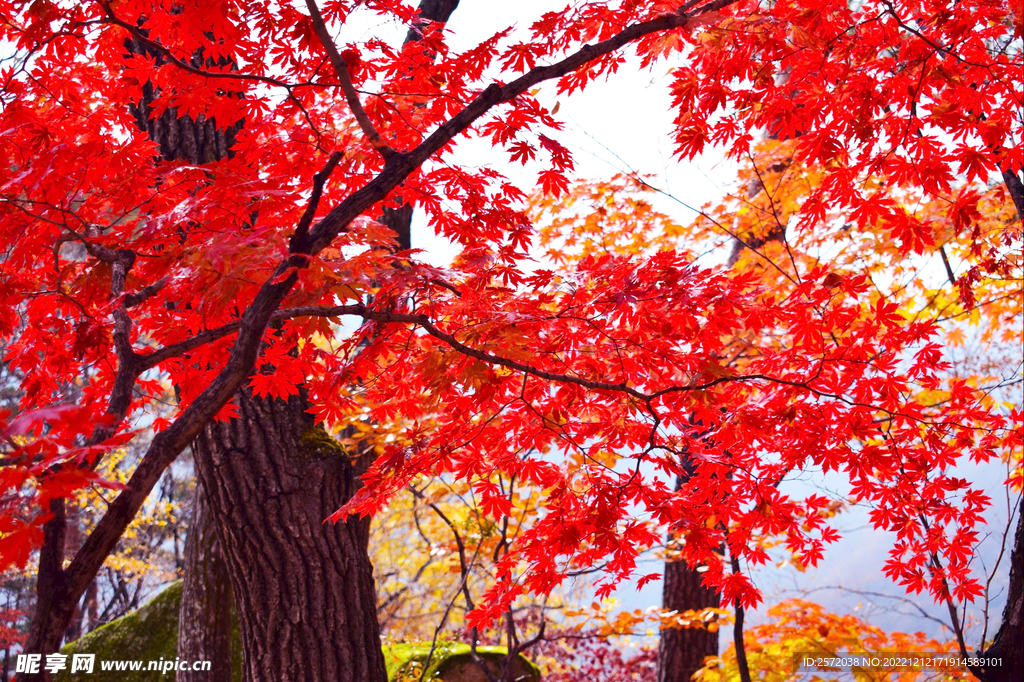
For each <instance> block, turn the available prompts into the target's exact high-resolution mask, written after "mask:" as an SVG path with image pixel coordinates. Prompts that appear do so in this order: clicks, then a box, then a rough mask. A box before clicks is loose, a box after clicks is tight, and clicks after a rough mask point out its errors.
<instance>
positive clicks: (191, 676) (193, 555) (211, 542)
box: [177, 482, 232, 682]
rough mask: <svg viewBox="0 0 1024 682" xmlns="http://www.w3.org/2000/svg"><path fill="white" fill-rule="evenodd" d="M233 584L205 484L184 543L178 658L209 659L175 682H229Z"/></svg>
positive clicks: (181, 672) (198, 490) (199, 487)
mask: <svg viewBox="0 0 1024 682" xmlns="http://www.w3.org/2000/svg"><path fill="white" fill-rule="evenodd" d="M231 609H232V601H231V582H230V576H229V575H228V568H227V564H226V563H225V561H224V556H223V553H222V551H221V546H220V541H219V540H218V539H217V533H216V529H215V528H214V524H213V519H212V518H211V516H210V510H209V505H208V503H207V501H206V493H205V491H204V490H203V486H202V485H201V484H199V483H198V482H197V484H196V494H195V504H194V506H193V508H192V523H191V524H190V525H189V531H188V539H187V540H186V544H185V579H184V581H183V582H182V588H181V606H180V608H179V610H178V658H179V659H181V660H183V661H189V662H194V661H210V663H211V668H210V670H208V671H201V672H200V671H194V670H179V671H178V672H177V682H231Z"/></svg>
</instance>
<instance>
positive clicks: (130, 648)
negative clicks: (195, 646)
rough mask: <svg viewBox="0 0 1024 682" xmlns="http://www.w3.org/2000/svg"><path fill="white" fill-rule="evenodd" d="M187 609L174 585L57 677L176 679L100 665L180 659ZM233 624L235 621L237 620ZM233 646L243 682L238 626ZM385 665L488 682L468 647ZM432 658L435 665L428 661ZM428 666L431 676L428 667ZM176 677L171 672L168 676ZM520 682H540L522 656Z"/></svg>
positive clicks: (415, 681) (463, 681)
mask: <svg viewBox="0 0 1024 682" xmlns="http://www.w3.org/2000/svg"><path fill="white" fill-rule="evenodd" d="M180 604H181V581H180V580H179V581H177V582H174V583H171V584H170V585H169V586H168V587H167V589H165V590H164V591H162V592H161V593H160V594H158V595H156V596H155V597H153V598H152V599H151V600H150V601H148V602H147V603H146V604H145V605H143V606H142V607H141V608H138V609H136V610H135V611H132V612H131V613H129V614H127V615H125V616H122V617H121V618H118V619H117V620H114V621H111V622H109V623H107V624H106V625H104V626H103V627H100V628H96V629H95V630H93V631H92V632H90V633H89V634H87V635H85V636H84V637H82V638H80V639H77V640H75V641H74V642H72V643H71V644H68V645H67V646H65V647H64V648H63V649H61V653H64V654H68V656H69V658H68V663H69V665H68V667H67V668H66V669H65V670H63V671H61V672H60V673H58V674H57V675H55V676H54V678H53V679H54V682H71V680H73V679H82V680H89V681H90V682H153V681H154V680H159V679H173V677H167V678H165V676H162V675H161V674H160V673H159V672H154V671H145V670H143V671H138V672H131V671H107V672H104V671H103V670H101V669H100V661H110V660H136V661H158V660H160V659H161V658H162V659H164V660H172V661H173V660H175V659H176V658H177V653H178V608H179V606H180ZM232 620H233V621H234V620H235V619H232ZM233 629H234V632H233V633H232V634H233V641H232V643H231V679H232V680H233V681H234V682H241V679H242V646H241V642H240V636H239V632H238V625H237V622H235V623H234V628H233ZM383 650H384V661H385V664H386V665H387V670H388V680H390V681H391V682H420V680H423V681H424V682H425V681H427V680H439V681H440V682H487V677H486V676H485V675H484V674H483V671H481V670H480V667H479V665H478V664H477V663H476V662H475V661H474V660H473V656H472V652H471V651H470V647H469V645H468V644H462V643H456V642H439V643H438V645H437V646H436V648H435V649H434V655H433V657H432V658H431V657H430V645H429V644H394V645H391V646H385V647H384V648H383ZM76 653H78V654H96V665H95V667H94V669H93V672H92V673H91V674H83V673H76V674H75V675H74V676H72V675H71V673H70V672H69V669H70V667H71V666H70V660H71V659H70V655H71V654H76ZM507 653H508V649H506V648H505V647H495V646H480V647H477V655H478V656H479V657H480V658H481V659H483V661H484V662H485V664H486V665H487V666H488V667H489V668H490V669H491V671H492V672H493V673H497V672H498V671H499V670H500V668H501V663H502V660H503V659H504V658H505V656H506V654H507ZM428 658H430V659H431V660H429V661H428ZM424 666H426V667H427V671H426V674H424V671H423V668H424ZM168 674H170V673H168ZM512 679H513V680H516V682H539V680H540V670H539V669H538V668H537V667H536V666H535V665H533V664H532V663H531V662H529V661H528V660H526V659H525V658H523V657H522V656H520V657H518V659H517V660H516V663H515V665H514V670H513V671H512Z"/></svg>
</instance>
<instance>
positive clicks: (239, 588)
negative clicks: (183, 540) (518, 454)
mask: <svg viewBox="0 0 1024 682" xmlns="http://www.w3.org/2000/svg"><path fill="white" fill-rule="evenodd" d="M238 402H239V411H240V416H239V418H238V419H232V420H231V421H229V422H217V423H211V424H209V425H208V426H207V427H206V429H205V430H204V432H203V434H202V435H201V436H200V437H199V438H198V439H197V441H196V447H195V460H196V469H197V471H198V473H199V478H200V481H201V484H202V485H203V486H205V489H206V490H207V491H209V496H208V498H207V502H208V505H209V506H208V509H209V511H210V512H211V513H212V516H213V518H214V519H215V523H216V526H217V531H218V536H219V537H220V539H221V542H222V546H223V548H224V555H225V559H226V562H227V567H228V573H229V575H230V576H231V586H232V588H233V590H234V594H235V600H236V606H237V609H238V618H239V625H240V628H241V634H242V658H243V680H245V681H246V682H264V681H266V682H291V681H294V682H319V681H321V680H322V681H324V682H328V681H329V682H384V680H385V679H386V673H385V669H384V657H383V655H382V653H381V644H380V633H379V626H378V624H377V613H376V590H375V588H374V582H373V568H372V566H371V565H370V560H369V558H368V556H367V551H366V546H367V540H368V537H369V526H370V524H369V519H351V520H349V521H347V522H345V523H338V524H332V523H324V520H325V519H326V518H327V517H328V516H329V515H330V514H331V513H333V512H334V511H335V510H336V509H337V508H338V507H339V506H340V505H341V504H343V503H344V502H345V501H346V500H348V499H349V498H350V497H351V496H352V494H353V493H354V492H355V491H356V488H357V485H358V484H357V476H356V471H355V468H354V466H353V462H352V460H351V458H350V456H349V453H348V452H346V451H345V450H344V449H343V448H342V447H341V446H340V445H339V444H338V443H337V441H335V440H334V439H333V438H331V436H329V435H328V434H327V433H325V432H324V431H323V430H322V429H321V428H320V427H317V426H314V425H313V422H312V418H311V416H310V415H309V414H308V413H307V412H306V407H307V403H306V401H305V400H304V399H303V398H302V397H301V396H292V398H291V399H290V400H288V401H287V402H285V401H282V400H271V399H260V398H254V397H253V396H251V395H250V394H249V393H248V392H243V393H242V394H240V395H239V396H238Z"/></svg>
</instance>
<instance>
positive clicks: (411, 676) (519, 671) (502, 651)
mask: <svg viewBox="0 0 1024 682" xmlns="http://www.w3.org/2000/svg"><path fill="white" fill-rule="evenodd" d="M476 654H477V656H478V657H479V658H480V659H483V661H484V663H485V664H486V665H487V666H488V667H489V668H490V669H491V672H492V673H494V674H497V673H498V671H499V670H500V669H501V664H502V663H503V662H504V659H505V657H506V656H507V655H508V649H507V648H506V647H503V646H478V647H477V648H476ZM384 664H385V665H386V666H387V671H388V680H389V681H390V682H420V680H424V681H426V680H441V681H442V682H475V681H476V680H486V676H485V675H484V674H483V672H482V671H481V670H480V669H479V665H478V664H477V662H476V661H474V660H473V653H472V649H471V648H470V646H469V645H468V644H464V643H462V642H450V641H444V642H438V643H437V645H436V646H435V647H434V650H433V656H431V647H430V644H393V645H391V646H385V647H384ZM424 668H426V670H424ZM512 679H513V680H516V681H517V682H539V680H540V669H539V668H538V667H537V666H535V665H534V664H533V663H531V662H530V661H529V660H527V659H526V658H523V657H522V656H519V657H518V660H517V661H516V663H514V669H513V671H512Z"/></svg>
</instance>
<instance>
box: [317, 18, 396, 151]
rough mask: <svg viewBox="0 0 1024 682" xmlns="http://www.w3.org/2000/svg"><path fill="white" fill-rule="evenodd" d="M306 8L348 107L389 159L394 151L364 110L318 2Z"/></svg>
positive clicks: (377, 148)
mask: <svg viewBox="0 0 1024 682" xmlns="http://www.w3.org/2000/svg"><path fill="white" fill-rule="evenodd" d="M306 8H307V9H309V17H310V19H311V20H312V22H313V30H314V31H315V32H316V37H317V38H319V39H320V44H321V45H323V47H324V50H325V51H326V52H327V58H328V59H330V60H331V66H332V67H334V73H335V74H336V75H337V76H338V83H340V84H341V90H342V92H344V93H345V99H346V100H347V101H348V106H349V108H350V109H351V110H352V114H353V115H354V116H355V118H356V122H357V123H358V124H359V128H360V129H361V130H362V131H363V134H364V135H366V137H367V139H369V140H370V144H372V145H373V148H374V149H376V150H377V151H378V152H380V154H381V156H383V157H384V159H385V160H386V159H388V158H389V157H390V156H391V155H392V154H394V150H393V149H392V148H391V147H390V146H389V145H388V144H387V143H386V142H384V138H382V137H381V136H380V133H378V132H377V129H376V128H374V127H373V122H372V121H371V120H370V117H369V116H368V115H367V113H366V109H364V108H363V103H362V102H360V101H359V93H357V92H356V88H355V86H354V85H352V75H351V74H350V73H349V71H348V64H346V63H345V60H344V59H343V58H342V56H341V54H340V53H339V52H338V46H337V45H335V44H334V39H333V38H332V37H331V33H330V31H328V30H327V25H326V24H325V23H324V18H323V15H321V14H320V8H319V7H317V5H316V0H306Z"/></svg>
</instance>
